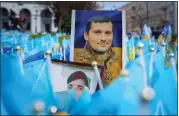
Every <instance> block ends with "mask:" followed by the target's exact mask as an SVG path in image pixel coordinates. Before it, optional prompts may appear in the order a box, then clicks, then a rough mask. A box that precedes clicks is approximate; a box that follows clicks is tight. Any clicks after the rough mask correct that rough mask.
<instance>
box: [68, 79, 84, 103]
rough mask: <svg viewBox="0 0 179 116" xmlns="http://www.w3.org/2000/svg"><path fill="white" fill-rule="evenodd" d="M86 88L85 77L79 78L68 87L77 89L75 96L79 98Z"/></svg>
mask: <svg viewBox="0 0 179 116" xmlns="http://www.w3.org/2000/svg"><path fill="white" fill-rule="evenodd" d="M84 88H85V82H84V80H83V79H77V80H74V81H72V82H70V83H69V84H68V89H69V90H70V89H73V90H74V91H75V97H76V99H78V98H79V97H80V95H81V93H82V92H83V90H84Z"/></svg>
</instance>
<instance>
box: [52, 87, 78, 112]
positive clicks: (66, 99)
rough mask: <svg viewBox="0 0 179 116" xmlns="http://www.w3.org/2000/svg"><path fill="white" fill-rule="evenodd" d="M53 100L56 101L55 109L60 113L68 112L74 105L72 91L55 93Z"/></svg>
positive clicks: (73, 93) (74, 100)
mask: <svg viewBox="0 0 179 116" xmlns="http://www.w3.org/2000/svg"><path fill="white" fill-rule="evenodd" d="M55 98H56V100H57V108H58V109H59V110H61V111H66V112H70V110H71V109H72V107H73V106H74V104H75V103H76V98H75V92H74V90H69V91H63V92H56V93H55Z"/></svg>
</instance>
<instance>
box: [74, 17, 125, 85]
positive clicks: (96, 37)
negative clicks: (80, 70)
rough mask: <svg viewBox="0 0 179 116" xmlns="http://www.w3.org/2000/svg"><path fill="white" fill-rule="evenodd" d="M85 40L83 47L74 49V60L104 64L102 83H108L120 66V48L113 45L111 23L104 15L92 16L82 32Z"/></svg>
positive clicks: (114, 76)
mask: <svg viewBox="0 0 179 116" xmlns="http://www.w3.org/2000/svg"><path fill="white" fill-rule="evenodd" d="M84 39H85V40H86V44H85V47H84V48H83V49H78V48H76V49H75V52H74V61H75V62H81V63H87V64H91V63H92V61H96V62H97V63H98V65H102V66H105V71H104V75H103V78H102V82H103V85H104V86H106V85H108V84H110V83H111V82H112V81H113V80H114V79H115V78H117V76H118V75H119V72H120V70H121V67H122V64H121V63H122V61H121V59H122V55H121V53H122V52H121V51H122V50H121V48H119V47H113V48H112V46H111V45H112V40H113V24H112V22H111V21H110V20H109V19H108V18H107V17H105V16H101V15H98V16H94V17H92V18H91V19H90V20H89V21H88V24H87V26H86V30H85V32H84Z"/></svg>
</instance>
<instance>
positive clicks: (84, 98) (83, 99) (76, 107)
mask: <svg viewBox="0 0 179 116" xmlns="http://www.w3.org/2000/svg"><path fill="white" fill-rule="evenodd" d="M90 101H91V95H90V94H89V93H88V92H87V91H86V90H84V91H83V92H82V94H81V95H80V97H79V99H78V100H77V101H76V102H75V103H74V104H73V106H72V108H71V110H70V111H69V114H70V115H75V114H78V115H80V114H81V113H82V112H81V108H83V107H85V106H87V105H88V104H89V103H90ZM82 114H83V113H82Z"/></svg>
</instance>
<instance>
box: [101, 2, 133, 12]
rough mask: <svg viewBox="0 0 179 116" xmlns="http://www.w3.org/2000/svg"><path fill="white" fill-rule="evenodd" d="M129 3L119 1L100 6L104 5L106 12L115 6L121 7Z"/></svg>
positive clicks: (104, 3)
mask: <svg viewBox="0 0 179 116" xmlns="http://www.w3.org/2000/svg"><path fill="white" fill-rule="evenodd" d="M127 3H129V2H118V1H114V2H100V4H103V6H104V8H103V9H105V10H111V8H113V7H114V6H116V7H121V6H123V5H125V4H127Z"/></svg>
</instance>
